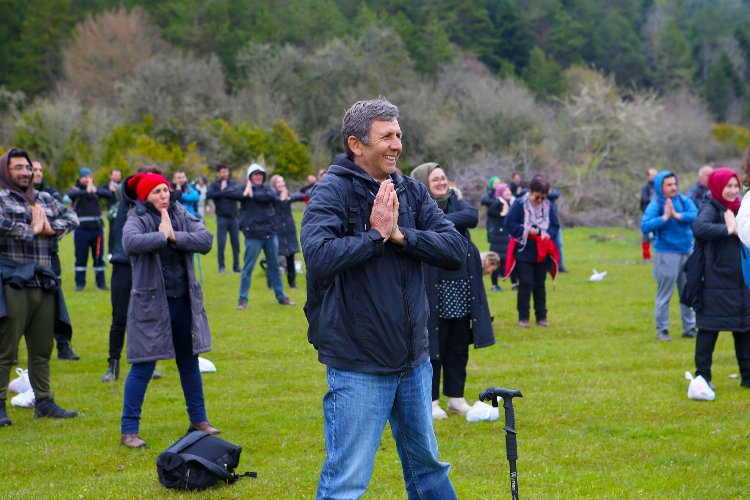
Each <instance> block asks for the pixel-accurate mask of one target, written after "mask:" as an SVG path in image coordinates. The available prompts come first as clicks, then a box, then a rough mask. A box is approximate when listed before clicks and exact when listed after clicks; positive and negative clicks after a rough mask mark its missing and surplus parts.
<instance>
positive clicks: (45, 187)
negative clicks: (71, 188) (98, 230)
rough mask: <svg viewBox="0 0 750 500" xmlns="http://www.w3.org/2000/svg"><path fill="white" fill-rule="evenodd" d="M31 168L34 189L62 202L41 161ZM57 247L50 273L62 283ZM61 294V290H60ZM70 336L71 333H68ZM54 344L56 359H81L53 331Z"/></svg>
mask: <svg viewBox="0 0 750 500" xmlns="http://www.w3.org/2000/svg"><path fill="white" fill-rule="evenodd" d="M31 166H32V167H33V169H34V171H33V175H34V177H33V180H32V182H33V183H34V189H36V190H37V191H40V192H45V193H49V194H50V196H52V197H53V198H54V199H55V200H57V201H59V202H60V203H62V202H63V199H62V196H60V192H59V191H58V190H57V189H55V188H53V187H52V186H50V185H49V184H47V182H46V181H45V180H44V166H43V165H42V162H41V160H38V159H36V158H32V160H31ZM58 251H59V246H58V244H57V240H53V241H52V243H51V244H50V258H51V259H52V271H53V272H54V273H55V275H56V276H57V279H58V280H60V281H61V282H62V266H60V256H59V254H58ZM60 293H62V290H60ZM70 334H71V335H72V331H71V332H70ZM55 343H56V344H57V359H67V360H70V361H78V360H79V359H81V357H80V356H79V355H78V354H76V353H75V351H73V346H72V345H71V344H70V339H69V338H68V336H67V335H66V334H65V333H63V332H58V331H55Z"/></svg>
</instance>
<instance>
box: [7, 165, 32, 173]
mask: <svg viewBox="0 0 750 500" xmlns="http://www.w3.org/2000/svg"><path fill="white" fill-rule="evenodd" d="M10 169H11V170H15V171H16V172H20V171H21V170H26V171H27V172H33V171H34V167H32V166H31V165H29V164H28V163H27V164H26V165H23V164H21V163H19V164H18V165H13V166H11V167H10Z"/></svg>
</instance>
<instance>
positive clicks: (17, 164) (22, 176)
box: [8, 156, 31, 191]
mask: <svg viewBox="0 0 750 500" xmlns="http://www.w3.org/2000/svg"><path fill="white" fill-rule="evenodd" d="M8 173H9V174H10V181H11V182H12V183H13V184H14V185H15V186H16V187H17V188H18V189H20V190H21V191H24V190H26V188H28V187H29V185H30V184H31V165H30V164H29V162H28V161H27V160H26V158H24V157H22V156H19V157H15V158H11V159H10V162H9V163H8Z"/></svg>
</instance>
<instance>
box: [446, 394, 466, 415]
mask: <svg viewBox="0 0 750 500" xmlns="http://www.w3.org/2000/svg"><path fill="white" fill-rule="evenodd" d="M469 410H471V406H469V403H467V402H466V400H465V399H464V398H448V413H458V414H459V415H462V416H464V417H465V416H466V414H467V413H469Z"/></svg>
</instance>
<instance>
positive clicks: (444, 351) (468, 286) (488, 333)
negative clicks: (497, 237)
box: [411, 163, 495, 419]
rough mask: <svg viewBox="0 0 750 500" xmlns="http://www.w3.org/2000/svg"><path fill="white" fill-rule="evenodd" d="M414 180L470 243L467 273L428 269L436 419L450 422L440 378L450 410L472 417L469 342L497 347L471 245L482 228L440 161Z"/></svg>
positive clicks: (478, 261)
mask: <svg viewBox="0 0 750 500" xmlns="http://www.w3.org/2000/svg"><path fill="white" fill-rule="evenodd" d="M411 176H412V177H413V178H414V179H416V180H418V181H420V182H421V183H423V184H424V185H425V186H427V190H428V191H429V193H430V196H431V197H432V199H434V200H435V201H436V202H437V204H438V207H440V209H441V210H443V212H444V213H445V215H446V217H447V218H448V220H450V221H451V222H453V224H454V225H455V226H456V230H458V232H459V233H461V235H463V237H464V238H466V239H467V240H468V242H469V247H468V248H469V251H468V253H467V256H466V260H465V261H464V264H463V266H462V267H461V269H459V270H457V271H447V270H444V269H439V268H436V267H432V266H428V265H425V266H424V276H425V285H426V288H427V300H428V302H429V305H430V317H429V321H428V324H427V329H428V332H429V339H430V360H431V362H432V418H434V419H442V418H447V416H448V415H447V414H446V412H445V411H444V410H443V409H442V408H440V401H439V399H440V375H441V371H442V373H443V394H445V395H446V396H448V407H447V408H448V412H449V413H458V414H459V415H466V413H467V412H468V411H469V410H470V409H471V407H470V406H469V404H468V403H467V402H466V399H464V386H465V384H466V364H467V363H468V361H469V344H472V343H473V344H474V347H475V348H480V347H487V346H490V345H493V344H494V343H495V334H494V332H493V331H492V320H491V319H490V309H489V305H488V304H487V295H486V294H485V292H484V282H483V280H482V263H481V259H480V257H479V250H478V249H477V247H476V246H475V245H474V244H473V243H472V242H471V237H470V235H469V228H472V227H476V225H477V221H478V218H479V215H478V212H477V209H476V208H474V207H472V206H471V205H470V204H469V203H468V202H466V201H465V200H459V199H458V198H457V197H456V196H455V193H454V192H453V190H451V189H449V188H448V179H447V177H446V175H445V172H443V169H441V168H440V166H439V165H438V164H437V163H425V164H424V165H420V166H419V167H417V168H415V169H414V170H413V171H412V174H411Z"/></svg>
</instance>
